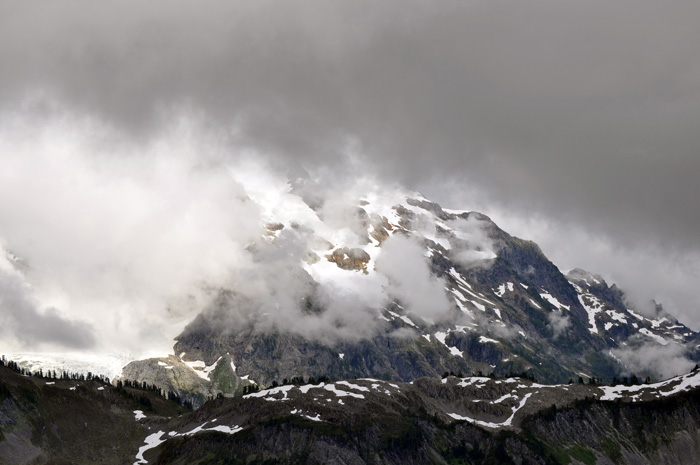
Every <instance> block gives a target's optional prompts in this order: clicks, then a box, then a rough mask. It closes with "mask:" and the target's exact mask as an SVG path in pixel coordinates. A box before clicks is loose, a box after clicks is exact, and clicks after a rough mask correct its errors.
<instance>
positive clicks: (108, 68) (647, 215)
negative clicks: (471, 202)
mask: <svg viewBox="0 0 700 465" xmlns="http://www.w3.org/2000/svg"><path fill="white" fill-rule="evenodd" d="M1 8H2V15H0V16H1V18H2V19H0V22H1V24H0V25H1V27H0V31H2V32H1V33H0V34H1V37H0V39H1V40H0V44H2V45H0V54H1V55H0V57H1V58H2V62H3V64H4V65H3V73H2V75H0V95H1V96H2V103H4V104H6V105H12V104H16V102H17V100H16V98H17V97H18V96H23V95H25V93H26V92H32V91H34V92H36V91H37V89H43V91H44V92H48V93H50V94H52V95H58V96H59V97H60V98H63V99H65V100H66V101H67V102H69V103H70V104H72V105H76V106H78V107H80V108H82V109H84V110H87V111H89V112H91V113H94V114H97V115H99V116H101V117H104V118H107V119H110V120H114V121H117V122H119V123H120V124H123V125H125V126H127V127H129V128H130V129H131V130H133V131H134V132H135V133H137V134H138V133H148V131H149V130H150V128H151V127H152V125H153V124H154V123H156V122H158V121H160V120H162V119H163V118H167V116H168V115H169V114H170V112H173V111H175V108H176V107H177V106H179V105H185V106H190V107H191V108H193V109H196V110H201V111H203V112H204V113H205V114H206V115H207V116H209V117H211V118H213V120H214V121H217V122H222V123H224V124H229V123H235V124H237V125H238V126H239V127H242V128H243V132H242V136H243V137H244V138H246V139H247V140H248V141H249V143H251V144H253V145H255V146H257V147H264V148H268V149H269V150H270V151H274V152H277V153H284V154H287V155H290V156H292V157H295V158H296V159H301V160H302V161H303V162H307V163H311V162H312V161H316V160H319V159H322V158H325V157H339V156H342V150H341V147H343V145H344V144H345V143H346V142H347V141H348V140H354V141H356V142H357V143H359V146H360V147H361V151H362V153H365V154H368V155H370V156H371V157H374V158H379V159H380V160H381V162H380V163H379V164H380V168H382V169H384V170H386V171H387V172H394V173H397V174H398V175H399V176H400V177H402V178H403V180H408V181H409V182H411V183H414V184H421V185H429V183H426V181H425V180H426V177H431V178H432V179H431V180H433V181H434V180H435V179H438V178H440V177H443V176H451V177H453V178H458V177H461V176H466V177H467V178H466V179H468V180H469V181H470V182H472V183H476V184H479V183H481V184H482V187H484V188H486V189H491V191H490V195H492V196H494V197H495V199H497V200H503V201H505V202H512V203H516V204H517V203H518V200H512V199H513V198H514V197H515V196H516V194H517V198H518V199H520V201H524V202H527V203H532V202H537V203H538V205H537V207H538V208H541V209H544V210H545V211H547V212H549V213H555V214H559V215H561V214H569V213H571V214H576V215H586V216H588V217H589V218H588V219H587V220H588V221H592V222H594V223H600V224H602V225H604V226H605V227H606V228H608V231H611V232H617V233H621V232H623V231H624V233H625V234H629V235H633V236H636V235H637V234H638V232H639V231H642V230H643V231H645V232H653V233H656V234H658V235H663V236H665V237H668V238H672V239H673V240H676V241H677V240H680V241H684V242H685V243H686V244H694V241H695V234H696V231H697V230H698V227H700V211H698V208H699V207H698V205H697V202H696V199H697V198H699V197H700V195H699V194H700V192H699V191H698V190H699V189H700V187H698V186H700V184H699V183H697V182H695V179H694V178H695V176H696V175H697V173H698V172H700V166H699V165H700V141H699V139H698V138H697V136H696V130H697V128H698V127H700V48H698V47H697V44H698V43H700V29H698V28H697V27H696V26H697V18H698V17H700V5H698V4H697V3H694V2H680V1H679V2H670V3H667V4H665V5H664V6H663V7H662V6H661V5H659V4H658V2H646V1H642V2H640V1H621V2H614V3H610V2H558V1H557V2H554V1H537V2H522V1H512V2H507V1H502V2H482V1H471V2H440V4H438V5H436V4H433V3H430V4H428V3H426V2H417V1H413V2H381V4H378V3H377V2H343V3H341V2H328V1H318V2H314V1H304V2H260V1H256V2H233V3H231V2H208V3H206V4H199V3H197V4H195V3H193V2H178V1H169V2H147V3H144V2H106V3H105V2H99V3H96V2H78V1H75V2H68V3H66V2H62V3H60V4H59V3H55V2H46V3H45V4H42V5H37V4H35V2H21V3H16V2H12V3H7V2H6V3H4V4H3V6H2V7H1ZM492 186H497V187H492ZM428 189H429V188H428ZM631 231H635V232H631Z"/></svg>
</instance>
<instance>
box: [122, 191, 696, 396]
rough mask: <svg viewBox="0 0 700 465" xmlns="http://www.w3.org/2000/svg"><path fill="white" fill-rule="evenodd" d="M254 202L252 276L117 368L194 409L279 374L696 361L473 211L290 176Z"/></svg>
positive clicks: (596, 369) (407, 373) (552, 378)
mask: <svg viewBox="0 0 700 465" xmlns="http://www.w3.org/2000/svg"><path fill="white" fill-rule="evenodd" d="M266 213H267V216H266V217H265V218H266V220H267V222H266V224H265V227H264V234H263V235H262V237H261V238H260V240H259V241H258V242H256V243H254V244H251V245H250V246H249V251H250V252H251V254H252V255H253V256H254V257H256V260H258V261H259V262H260V263H263V264H265V266H264V267H263V269H264V270H265V271H264V273H262V274H260V275H256V276H255V280H251V282H250V283H248V284H247V287H250V288H257V287H258V286H259V283H262V285H260V286H261V288H262V289H263V291H262V292H259V293H257V294H256V293H255V292H252V291H251V292H248V291H247V289H246V286H238V287H237V288H236V286H232V288H231V289H218V290H214V293H215V298H214V299H213V301H212V303H211V304H210V305H209V306H208V307H207V308H204V309H203V310H202V311H201V313H200V314H199V315H198V316H197V317H196V318H195V319H194V320H193V321H192V322H191V323H190V324H189V325H188V326H187V327H186V328H185V330H184V331H183V332H182V333H181V334H180V335H179V336H178V337H177V338H176V344H175V346H174V353H175V354H177V355H171V356H169V357H166V358H161V359H150V360H145V361H134V362H132V363H130V364H128V365H127V366H126V367H124V370H123V372H122V377H123V378H125V379H133V380H137V381H146V382H147V383H149V384H157V385H159V386H160V387H162V388H163V390H164V391H173V392H177V393H178V394H179V395H180V396H182V397H183V398H189V399H190V400H191V401H192V402H193V403H194V404H195V406H199V405H201V404H202V403H203V402H204V401H205V400H206V399H207V398H209V397H215V396H217V395H219V394H224V395H234V394H240V393H241V392H243V390H244V389H245V388H246V386H248V385H251V384H257V385H260V386H270V385H271V384H272V383H273V382H277V383H282V382H283V381H284V380H285V379H286V380H291V379H292V378H303V379H309V378H318V377H319V376H323V377H328V378H330V379H351V378H362V377H371V378H378V379H383V380H391V381H402V382H410V381H413V380H415V379H417V378H420V377H425V376H428V377H439V376H441V375H442V374H443V373H445V372H447V373H453V374H460V373H461V374H462V375H488V374H492V373H493V374H495V375H497V376H506V375H510V374H526V375H527V376H528V377H530V378H533V379H537V380H538V381H539V382H543V383H565V382H567V381H569V380H571V379H574V380H576V379H578V378H579V377H582V378H584V379H586V380H588V379H590V378H594V379H601V378H602V379H605V380H606V381H607V380H610V379H612V378H613V377H615V376H618V377H620V376H622V375H623V374H628V373H630V374H631V371H632V370H636V371H637V372H636V374H637V375H639V376H640V377H643V378H646V377H648V376H651V377H656V378H658V376H659V374H658V373H656V372H654V371H653V370H652V369H644V367H641V368H640V367H639V366H638V364H637V365H632V366H628V365H627V362H628V360H626V358H625V354H628V353H629V351H630V350H632V349H638V348H647V349H648V350H652V351H653V350H661V351H663V350H668V349H670V348H673V349H674V350H676V352H675V353H681V354H683V356H684V357H685V358H683V360H684V362H685V364H686V365H688V364H689V366H690V367H692V362H695V361H698V360H700V352H698V349H697V347H698V346H699V345H700V335H699V334H698V333H696V332H694V331H692V330H690V329H689V328H687V327H686V326H684V325H683V324H682V323H680V322H678V321H677V320H676V319H675V318H673V317H672V316H670V315H668V314H666V313H665V312H664V311H663V308H661V307H660V306H659V307H658V309H657V315H656V316H654V317H649V316H644V315H642V314H641V313H639V312H635V311H634V310H633V309H630V308H628V306H627V304H626V299H625V296H624V293H623V292H622V291H621V290H620V289H618V288H617V287H616V286H615V285H612V286H609V285H608V284H607V283H606V282H605V281H604V280H603V279H602V278H601V277H599V276H596V275H593V274H591V273H588V272H586V271H583V270H580V269H574V270H572V271H570V272H568V273H567V274H564V273H562V272H561V271H560V270H559V269H558V268H557V267H556V266H555V265H554V264H553V263H552V262H551V261H550V260H549V259H548V258H547V257H546V256H545V255H544V253H543V252H542V250H541V249H540V248H539V247H538V246H537V244H535V243H534V242H531V241H527V240H523V239H520V238H517V237H514V236H511V235H510V234H508V233H507V232H505V231H503V230H502V229H501V228H499V227H498V226H497V225H496V224H495V223H494V222H493V221H491V219H490V218H488V217H487V216H486V215H483V214H481V213H478V212H465V211H454V210H446V209H443V208H442V207H441V206H440V205H438V204H437V203H434V202H431V201H429V200H428V199H426V198H424V197H423V196H421V195H420V194H418V193H415V192H408V191H401V190H396V191H391V192H390V193H389V194H387V192H386V191H384V192H382V193H381V194H378V193H372V194H370V195H364V196H358V198H356V199H350V200H347V199H346V200H345V201H344V202H343V203H337V204H336V203H332V202H329V201H325V202H324V200H323V198H322V197H320V196H318V195H314V189H313V185H312V184H311V183H310V181H308V180H307V179H303V178H299V179H296V180H295V181H294V182H293V183H292V188H291V189H290V192H289V193H287V194H286V196H285V197H283V198H282V199H277V201H276V202H274V203H273V205H272V206H271V207H270V208H269V209H268V210H267V212H266ZM649 348H650V349H649ZM686 368H689V367H686Z"/></svg>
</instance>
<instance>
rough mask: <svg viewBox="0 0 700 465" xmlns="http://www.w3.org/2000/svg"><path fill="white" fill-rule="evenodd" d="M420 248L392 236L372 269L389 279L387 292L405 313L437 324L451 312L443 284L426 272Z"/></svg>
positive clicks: (400, 237)
mask: <svg viewBox="0 0 700 465" xmlns="http://www.w3.org/2000/svg"><path fill="white" fill-rule="evenodd" d="M423 253H424V252H423V248H422V247H420V246H419V245H418V244H416V243H415V242H414V241H413V240H412V239H410V238H407V237H403V236H400V235H395V236H392V237H390V238H389V239H387V240H386V241H384V243H383V245H382V251H381V254H380V255H379V257H378V258H377V264H376V269H377V271H378V272H379V273H382V274H384V275H385V276H387V278H388V279H389V288H388V290H387V292H388V293H389V294H390V295H392V296H394V297H396V298H397V299H398V300H399V301H400V302H401V304H402V305H403V306H404V307H405V308H406V310H407V311H408V312H412V313H415V314H416V315H418V316H420V317H421V318H424V319H426V320H428V321H433V322H438V321H440V320H441V319H444V318H445V317H447V316H448V315H449V312H450V311H451V310H452V305H451V304H450V302H449V300H448V299H447V296H446V294H445V291H444V288H445V283H444V282H442V280H441V279H439V278H436V277H435V276H433V275H432V274H431V272H430V268H429V266H428V262H427V261H426V257H425V256H424V254H423Z"/></svg>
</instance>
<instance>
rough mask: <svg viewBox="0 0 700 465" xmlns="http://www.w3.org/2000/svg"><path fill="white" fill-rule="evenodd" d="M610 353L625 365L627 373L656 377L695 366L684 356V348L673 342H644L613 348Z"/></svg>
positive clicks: (684, 371)
mask: <svg viewBox="0 0 700 465" xmlns="http://www.w3.org/2000/svg"><path fill="white" fill-rule="evenodd" d="M612 355H613V356H614V357H615V358H617V359H618V360H620V361H621V362H622V363H623V364H624V365H625V367H626V368H627V373H628V374H637V375H640V374H645V375H646V374H651V375H652V376H655V377H657V378H658V379H668V378H670V377H672V376H677V375H681V374H684V373H688V372H689V371H690V370H691V369H692V368H693V366H695V362H693V361H691V360H690V359H688V357H687V356H686V349H685V348H684V347H682V346H680V345H678V344H675V343H673V342H669V343H668V344H666V345H660V344H658V343H657V342H646V343H643V344H641V345H639V346H634V347H625V348H621V349H615V350H613V351H612Z"/></svg>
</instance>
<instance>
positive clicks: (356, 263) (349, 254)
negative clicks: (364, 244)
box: [326, 247, 370, 274]
mask: <svg viewBox="0 0 700 465" xmlns="http://www.w3.org/2000/svg"><path fill="white" fill-rule="evenodd" d="M326 258H327V259H328V261H329V262H331V263H335V264H336V265H338V268H341V269H343V270H354V271H362V272H363V273H365V274H367V262H369V259H370V256H369V254H368V253H367V252H365V251H364V250H362V249H358V248H353V249H351V248H348V247H342V248H337V249H335V250H334V251H333V253H332V254H330V255H326Z"/></svg>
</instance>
